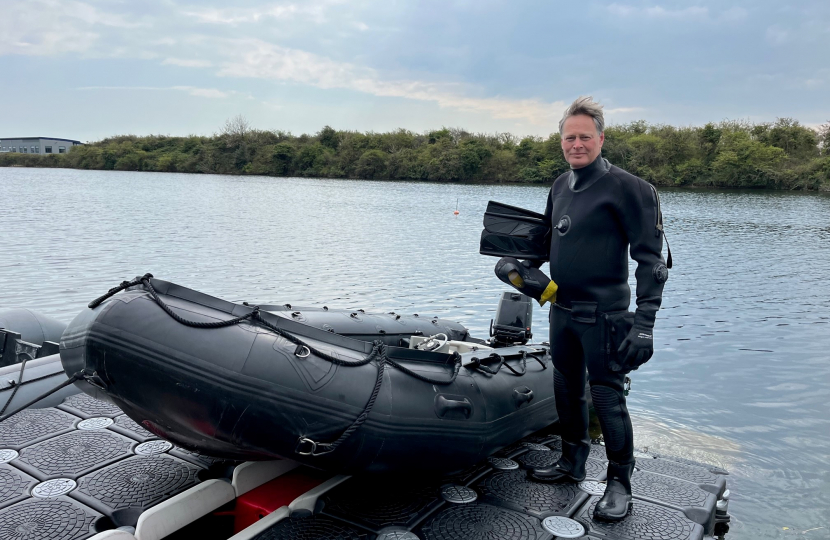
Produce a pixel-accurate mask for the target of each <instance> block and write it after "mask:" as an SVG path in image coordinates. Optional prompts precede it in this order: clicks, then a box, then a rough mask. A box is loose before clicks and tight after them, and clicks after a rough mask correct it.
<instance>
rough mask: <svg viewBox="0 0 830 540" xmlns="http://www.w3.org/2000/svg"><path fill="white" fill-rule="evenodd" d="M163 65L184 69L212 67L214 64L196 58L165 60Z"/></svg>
mask: <svg viewBox="0 0 830 540" xmlns="http://www.w3.org/2000/svg"><path fill="white" fill-rule="evenodd" d="M162 64H163V65H170V66H182V67H210V66H212V65H213V63H212V62H209V61H207V60H198V59H195V58H165V59H164V61H163V62H162Z"/></svg>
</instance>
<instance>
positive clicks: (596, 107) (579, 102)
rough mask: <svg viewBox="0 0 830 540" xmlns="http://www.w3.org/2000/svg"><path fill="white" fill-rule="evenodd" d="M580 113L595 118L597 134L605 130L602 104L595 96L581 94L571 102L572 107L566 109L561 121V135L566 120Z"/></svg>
mask: <svg viewBox="0 0 830 540" xmlns="http://www.w3.org/2000/svg"><path fill="white" fill-rule="evenodd" d="M578 114H584V115H587V116H590V117H591V118H592V119H593V120H594V125H595V126H597V134H599V133H602V132H603V131H605V117H603V116H602V105H600V104H599V103H597V102H596V101H594V98H593V96H579V97H578V98H576V100H574V102H573V103H571V106H570V107H568V108H567V109H565V113H564V114H563V115H562V120H560V121H559V135H562V130H563V129H564V127H565V120H567V119H568V118H570V117H571V116H576V115H578Z"/></svg>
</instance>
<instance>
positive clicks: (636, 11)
mask: <svg viewBox="0 0 830 540" xmlns="http://www.w3.org/2000/svg"><path fill="white" fill-rule="evenodd" d="M606 9H607V10H608V11H609V12H610V13H611V14H612V15H614V16H616V17H624V18H634V19H644V20H654V21H667V20H689V19H696V20H699V21H712V22H734V21H738V20H741V19H744V18H746V16H747V11H746V10H745V9H744V8H742V7H732V8H729V9H727V10H725V11H721V12H719V13H712V12H710V11H709V8H708V7H706V6H688V7H685V8H678V9H672V8H666V7H663V6H660V5H653V6H642V7H641V6H632V5H629V4H617V3H614V4H610V5H609V6H608V7H607V8H606Z"/></svg>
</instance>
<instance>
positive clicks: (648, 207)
mask: <svg viewBox="0 0 830 540" xmlns="http://www.w3.org/2000/svg"><path fill="white" fill-rule="evenodd" d="M630 180H631V181H623V182H622V183H621V185H622V188H623V196H622V197H621V202H622V208H621V209H620V210H621V217H622V222H623V226H624V227H625V232H626V235H627V236H628V242H629V244H630V246H631V248H630V253H631V258H632V259H634V260H635V261H636V262H637V270H636V272H635V274H634V275H635V277H636V278H637V310H636V311H635V314H634V324H635V325H638V326H639V327H641V328H654V320H655V318H656V316H657V310H658V309H660V304H661V302H662V300H663V285H664V284H665V282H666V278H667V277H668V271H667V270H666V264H665V262H664V261H663V255H662V249H663V234H662V231H661V230H660V228H658V224H661V223H662V216H661V215H660V205H659V201H658V198H657V192H656V191H655V189H654V188H653V187H652V186H651V184H649V183H648V182H646V181H645V180H640V179H639V178H636V177H631V178H630Z"/></svg>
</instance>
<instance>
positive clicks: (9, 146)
mask: <svg viewBox="0 0 830 540" xmlns="http://www.w3.org/2000/svg"><path fill="white" fill-rule="evenodd" d="M78 144H81V141H74V140H72V139H57V138H55V137H9V138H5V139H0V152H18V153H21V154H65V153H67V152H69V149H70V148H72V147H73V146H75V145H78Z"/></svg>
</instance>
